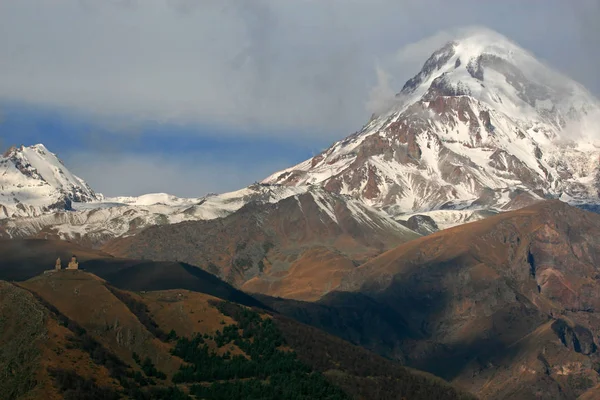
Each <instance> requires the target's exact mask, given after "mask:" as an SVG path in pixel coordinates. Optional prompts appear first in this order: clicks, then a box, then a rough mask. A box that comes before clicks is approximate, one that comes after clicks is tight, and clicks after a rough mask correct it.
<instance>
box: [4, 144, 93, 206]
mask: <svg viewBox="0 0 600 400" xmlns="http://www.w3.org/2000/svg"><path fill="white" fill-rule="evenodd" d="M0 177H2V179H1V180H0V218H7V217H19V216H32V215H41V214H43V213H47V212H52V211H58V210H70V209H71V205H72V203H73V202H76V201H77V202H89V201H98V200H100V199H101V198H102V197H101V196H100V195H97V194H96V193H94V191H93V190H92V189H91V188H90V187H89V186H88V184H87V183H85V181H84V180H83V179H81V178H78V177H77V176H75V175H73V174H72V173H71V172H69V170H68V169H67V168H66V167H65V166H64V164H63V163H62V161H60V160H59V159H58V158H57V157H56V155H55V154H54V153H51V152H50V151H48V149H46V147H44V145H42V144H37V145H35V146H29V147H25V146H21V147H18V148H17V147H13V148H11V149H9V150H8V151H7V152H6V153H5V154H4V155H3V156H1V157H0Z"/></svg>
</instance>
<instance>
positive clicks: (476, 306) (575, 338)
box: [260, 200, 600, 399]
mask: <svg viewBox="0 0 600 400" xmlns="http://www.w3.org/2000/svg"><path fill="white" fill-rule="evenodd" d="M599 235H600V216H599V215H597V214H593V213H589V212H586V211H583V210H580V209H578V208H575V207H571V206H569V205H567V204H564V203H562V202H560V201H557V200H554V201H546V202H542V203H539V204H536V205H533V206H530V207H527V208H523V209H521V210H517V211H511V212H506V213H502V214H500V215H497V216H492V217H489V218H487V219H485V220H482V221H477V222H472V223H468V224H465V225H461V226H458V227H455V228H451V229H447V230H444V231H440V232H437V233H434V234H431V235H429V236H425V237H422V238H419V239H416V240H413V241H410V242H408V243H405V244H402V245H400V246H398V247H396V248H395V249H392V250H390V251H388V252H386V253H383V254H382V255H380V256H378V257H375V258H373V259H372V260H370V261H368V262H367V263H365V264H362V265H360V266H358V267H357V268H355V269H353V270H352V271H351V272H349V273H348V274H346V275H345V276H344V277H343V278H342V282H341V284H340V285H339V287H338V289H337V291H334V292H331V293H329V294H327V295H326V296H324V297H323V298H321V299H320V300H319V301H317V302H314V303H302V302H296V303H293V302H290V301H286V300H280V299H269V298H267V297H264V296H263V297H260V299H261V301H263V302H265V303H266V304H267V305H269V306H271V307H272V308H274V309H276V310H278V311H279V312H281V313H283V314H286V315H289V316H290V317H293V318H295V319H297V320H299V321H301V322H304V323H308V324H311V325H314V326H316V327H318V328H321V329H324V330H326V331H328V332H330V333H332V334H335V335H338V336H340V337H342V338H345V339H346V340H349V341H352V342H354V343H356V344H360V345H363V346H365V347H367V348H370V349H372V350H374V351H376V352H378V353H380V354H382V355H385V356H387V357H390V358H395V359H399V360H402V361H403V362H405V363H406V365H409V366H412V367H414V368H418V369H423V370H426V371H429V372H432V373H434V374H436V375H438V376H441V377H443V378H445V379H447V380H449V381H451V382H453V383H455V384H457V385H459V386H460V387H462V388H464V389H467V390H469V391H470V392H472V393H474V394H476V395H477V396H479V397H480V398H484V399H513V398H515V399H529V398H531V399H533V398H548V399H550V398H551V399H576V398H578V396H582V395H584V394H585V393H586V392H588V391H589V392H590V393H594V390H595V387H596V386H597V385H598V384H600V368H599V367H598V366H599V365H600V363H599V362H600V352H599V351H598V344H599V342H598V337H599V335H600V313H599V311H598V310H600V292H599V291H598V286H599V285H600V282H599V279H600V269H599V267H598V266H599V265H600V263H599V260H600V243H599V242H598V240H597V238H598V236H599ZM596 390H597V389H596ZM589 396H592V394H589ZM590 398H594V397H593V396H592V397H590Z"/></svg>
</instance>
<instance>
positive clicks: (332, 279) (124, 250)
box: [104, 189, 418, 299]
mask: <svg viewBox="0 0 600 400" xmlns="http://www.w3.org/2000/svg"><path fill="white" fill-rule="evenodd" d="M323 204H325V205H326V208H328V209H329V210H331V211H329V212H328V211H326V210H325V209H324V207H323V206H322V205H323ZM354 204H355V203H349V200H348V199H346V198H344V197H342V196H337V195H332V194H329V193H326V192H324V191H318V190H316V189H315V193H313V192H309V193H305V194H302V195H299V196H294V197H291V198H287V199H284V200H282V201H280V202H279V203H277V204H256V203H252V204H248V205H247V206H245V207H243V208H242V209H241V210H239V211H238V212H236V213H234V214H232V215H230V216H228V217H226V218H222V219H218V220H212V221H201V222H183V223H180V224H175V225H166V226H156V227H151V228H148V229H146V230H144V231H142V232H141V233H139V234H138V235H136V236H133V237H128V238H124V239H117V240H115V241H113V242H111V243H109V244H108V245H106V246H105V247H104V250H106V251H107V252H109V253H111V254H114V255H117V256H121V257H129V258H146V259H152V260H171V261H174V260H180V261H185V262H187V263H190V264H192V265H197V266H200V267H201V268H204V269H206V270H208V271H209V272H211V273H214V274H216V275H218V276H219V277H221V278H223V279H225V280H227V281H228V282H230V283H233V284H234V285H236V286H238V287H242V286H243V285H244V284H247V285H248V286H247V288H248V289H249V290H256V291H261V292H263V293H267V294H278V295H287V296H291V297H294V298H300V299H314V298H318V297H319V296H321V295H322V294H323V293H326V292H328V291H330V290H333V289H335V287H337V285H338V284H339V281H340V277H341V275H343V274H344V273H345V272H346V271H348V270H349V269H350V268H351V266H352V265H353V264H359V263H362V262H364V261H366V260H368V259H369V258H371V257H373V256H375V255H377V254H380V253H382V252H383V251H385V250H386V249H389V248H392V247H394V246H395V245H398V244H399V243H403V242H405V241H407V240H410V239H414V238H415V237H418V235H417V234H416V233H414V232H412V231H410V230H408V229H406V228H404V227H403V226H401V225H400V224H398V223H396V222H394V221H392V220H391V219H390V218H388V217H385V216H383V215H382V214H379V213H378V212H376V211H374V210H371V209H368V208H366V207H364V206H361V208H360V212H357V211H356V207H358V206H356V205H354ZM332 215H333V216H332ZM317 253H318V255H317ZM315 258H319V259H321V260H322V262H320V263H321V265H320V268H319V273H318V275H319V278H322V279H313V278H312V277H313V272H314V271H312V272H311V271H308V269H310V268H314V263H313V262H312V261H313V260H314V259H315ZM311 285H312V289H310V290H302V289H301V290H299V289H298V288H300V287H304V286H311Z"/></svg>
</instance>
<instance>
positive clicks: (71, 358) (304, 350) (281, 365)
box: [0, 270, 474, 400]
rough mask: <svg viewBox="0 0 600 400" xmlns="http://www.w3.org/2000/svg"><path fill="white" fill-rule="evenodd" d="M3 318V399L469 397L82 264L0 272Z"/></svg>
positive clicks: (395, 367)
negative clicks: (127, 284) (22, 273)
mask: <svg viewBox="0 0 600 400" xmlns="http://www.w3.org/2000/svg"><path fill="white" fill-rule="evenodd" d="M0 324H1V326H2V329H1V330H0V355H1V357H0V371H4V372H6V373H5V374H4V376H3V379H2V381H1V382H0V390H1V392H0V393H2V395H3V398H7V399H50V400H54V399H56V400H58V399H109V400H112V399H115V400H116V399H119V398H131V399H133V398H135V399H142V398H143V399H148V400H152V399H157V400H158V399H169V400H190V399H192V397H191V396H190V395H194V397H193V398H203V399H207V400H208V399H214V400H220V399H232V400H233V399H240V400H241V399H254V398H260V399H283V400H285V399H289V400H293V399H306V400H308V399H313V398H319V399H329V400H338V399H339V400H342V399H344V400H345V399H373V398H378V399H394V398H397V396H406V397H407V398H411V399H417V400H419V399H430V398H436V399H442V400H446V399H447V400H461V399H462V400H469V399H474V397H472V396H471V395H469V394H466V393H464V392H461V391H460V390H458V389H456V388H454V387H452V386H451V385H449V384H448V383H446V382H444V381H442V380H441V379H439V378H435V377H433V376H431V375H429V374H425V373H423V372H418V371H414V370H410V369H407V368H404V367H402V366H401V365H399V364H398V363H395V362H392V361H390V360H386V359H384V358H382V357H380V356H377V355H375V354H373V353H370V352H368V351H366V350H364V349H362V348H359V347H356V346H353V345H351V344H350V343H348V342H345V341H343V340H341V339H338V338H335V337H332V336H330V335H327V334H325V333H323V332H321V331H319V330H317V329H314V328H311V327H308V326H305V325H303V324H300V323H297V322H294V321H292V320H289V319H287V318H284V317H282V316H280V315H277V314H274V313H270V312H268V311H265V310H262V309H259V308H249V307H244V306H241V305H239V304H236V303H232V302H229V301H224V300H222V299H221V298H218V297H214V296H211V295H206V294H203V293H198V292H193V291H188V290H183V289H176V290H162V291H149V292H141V293H134V292H127V291H124V290H119V289H117V288H115V287H113V286H111V285H110V284H109V283H108V282H106V281H104V280H102V279H100V278H99V277H97V276H95V275H93V274H90V273H88V272H85V271H81V270H79V271H78V270H75V271H53V272H51V273H46V274H43V275H40V276H36V277H34V278H32V279H29V280H27V281H25V282H19V283H8V282H5V281H0Z"/></svg>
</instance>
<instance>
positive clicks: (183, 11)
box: [0, 0, 600, 196]
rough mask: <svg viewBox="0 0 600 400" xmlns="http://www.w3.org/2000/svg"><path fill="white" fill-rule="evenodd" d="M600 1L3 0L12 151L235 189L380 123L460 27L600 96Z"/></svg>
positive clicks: (186, 186)
mask: <svg viewBox="0 0 600 400" xmlns="http://www.w3.org/2000/svg"><path fill="white" fill-rule="evenodd" d="M599 20H600V0H573V1H567V0H528V1H526V2H525V1H516V0H506V1H501V2H499V1H487V0H485V1H481V0H453V1H447V0H285V1H282V0H18V1H15V0H0V54H1V55H0V148H6V147H8V146H9V145H13V144H16V145H20V144H25V145H30V144H35V143H44V144H45V145H46V146H47V147H48V148H49V149H50V150H51V151H53V152H55V153H57V154H58V155H59V157H60V158H61V159H63V160H64V162H65V163H66V165H67V166H68V167H69V169H70V170H72V171H73V172H74V173H75V174H77V175H79V176H81V177H83V178H84V179H85V180H86V181H88V183H89V184H90V185H91V186H92V187H93V188H94V189H95V190H97V191H98V192H102V193H104V194H105V195H109V196H114V195H139V194H143V193H148V192H168V193H172V194H175V195H179V196H201V195H204V194H206V193H209V192H224V191H229V190H235V189H238V188H241V187H243V186H246V185H248V184H250V183H252V182H255V181H259V180H261V179H262V178H264V177H266V176H268V175H270V174H271V173H273V172H275V171H277V170H279V169H283V168H285V167H288V166H291V165H293V164H296V163H298V162H301V161H303V160H304V159H307V158H309V157H311V156H313V155H316V154H318V153H319V152H320V151H322V150H323V149H325V148H327V147H328V146H330V145H331V144H332V143H333V142H335V141H336V140H339V139H342V138H344V137H345V136H347V135H349V134H352V133H353V132H355V131H357V130H360V128H361V127H362V126H363V125H364V124H365V123H366V122H367V121H368V118H369V116H370V115H371V113H373V112H375V111H380V109H381V107H382V105H385V104H386V101H387V99H389V97H390V96H391V95H393V94H394V93H396V92H398V91H399V90H400V89H401V87H402V85H403V84H404V82H405V81H406V80H407V79H409V78H411V77H412V76H413V75H415V74H416V73H417V72H418V71H419V69H420V67H421V66H422V64H423V63H424V62H425V60H426V59H427V58H428V56H429V55H430V54H431V53H432V52H433V51H434V50H435V49H436V48H437V47H439V46H441V45H442V44H443V43H444V42H445V41H447V40H449V39H450V38H452V36H453V34H455V32H457V30H458V29H461V28H463V27H467V26H481V27H487V28H489V29H493V30H496V31H497V32H499V33H501V34H503V35H505V36H507V37H508V38H509V39H511V40H513V41H515V42H516V43H518V44H519V45H521V46H522V47H524V48H526V49H527V50H529V51H531V52H532V53H533V54H534V55H536V56H537V57H538V58H539V59H540V60H542V61H544V62H546V63H547V64H549V65H550V66H552V67H554V68H556V69H557V70H559V71H561V72H563V73H564V74H566V75H568V76H570V77H572V78H573V79H575V80H577V81H579V82H580V83H582V84H583V85H584V86H585V87H587V88H588V89H589V90H590V91H591V92H592V93H593V94H595V95H596V96H598V97H600V74H599V73H598V71H600V42H599V41H598V38H600V26H599V25H598V24H597V21H599Z"/></svg>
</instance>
